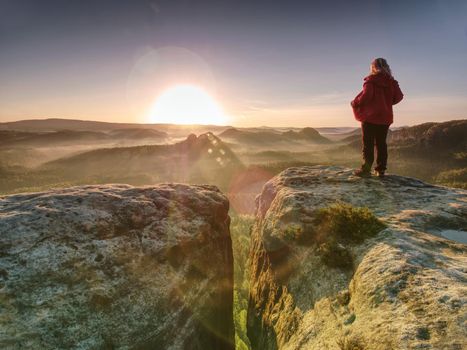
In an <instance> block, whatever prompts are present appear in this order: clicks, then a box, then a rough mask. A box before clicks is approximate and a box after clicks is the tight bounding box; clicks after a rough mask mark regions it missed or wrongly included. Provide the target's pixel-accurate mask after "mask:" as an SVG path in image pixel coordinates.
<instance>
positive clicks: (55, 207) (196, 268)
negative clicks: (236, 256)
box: [0, 184, 234, 350]
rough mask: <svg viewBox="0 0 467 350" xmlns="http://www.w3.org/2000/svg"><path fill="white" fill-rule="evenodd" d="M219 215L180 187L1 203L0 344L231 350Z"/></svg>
mask: <svg viewBox="0 0 467 350" xmlns="http://www.w3.org/2000/svg"><path fill="white" fill-rule="evenodd" d="M228 209H229V204H228V201H227V199H226V197H224V196H223V195H222V194H221V193H220V192H219V191H218V190H217V189H216V188H215V187H213V186H188V185H182V184H163V185H158V186H155V187H143V188H136V187H131V186H127V185H105V186H83V187H72V188H69V189H63V190H56V191H50V192H42V193H32V194H22V195H13V196H7V197H0V301H1V303H0V309H1V316H0V348H2V349H5V348H9V349H10V348H11V349H20V348H21V349H26V348H28V349H71V348H73V349H203V350H204V349H233V348H234V345H233V342H234V326H233V320H232V299H233V294H232V293H233V291H232V283H233V271H232V269H233V265H232V264H233V262H232V247H231V239H230V233H229V223H230V218H229V216H228Z"/></svg>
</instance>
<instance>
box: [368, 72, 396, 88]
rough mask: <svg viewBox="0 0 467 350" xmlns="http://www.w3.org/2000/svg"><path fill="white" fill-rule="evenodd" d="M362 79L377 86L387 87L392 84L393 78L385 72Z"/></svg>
mask: <svg viewBox="0 0 467 350" xmlns="http://www.w3.org/2000/svg"><path fill="white" fill-rule="evenodd" d="M364 80H365V82H367V81H368V82H371V83H373V84H375V85H378V86H382V87H387V86H390V85H391V84H392V80H394V79H393V78H392V77H391V76H390V75H388V74H386V73H377V74H371V75H369V76H367V77H366V78H365V79H364Z"/></svg>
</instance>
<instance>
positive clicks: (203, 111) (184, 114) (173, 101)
mask: <svg viewBox="0 0 467 350" xmlns="http://www.w3.org/2000/svg"><path fill="white" fill-rule="evenodd" d="M150 120H151V122H152V123H167V124H205V125H206V124H214V125H225V124H226V123H227V116H226V115H225V114H224V111H223V110H222V108H221V106H220V105H219V104H218V103H217V102H216V101H215V100H214V99H213V98H212V97H211V96H210V95H209V94H208V93H207V92H206V91H205V90H203V89H202V88H201V87H198V86H195V85H176V86H174V87H172V88H169V89H167V90H166V91H164V92H163V93H162V94H161V95H160V96H159V97H158V98H157V100H156V102H155V103H154V105H153V106H152V108H151V111H150Z"/></svg>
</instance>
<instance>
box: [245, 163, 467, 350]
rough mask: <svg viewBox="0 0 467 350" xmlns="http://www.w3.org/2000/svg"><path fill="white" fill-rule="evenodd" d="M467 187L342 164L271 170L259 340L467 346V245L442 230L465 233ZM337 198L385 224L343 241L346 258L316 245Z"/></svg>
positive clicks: (254, 335) (260, 251) (257, 276)
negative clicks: (322, 220) (329, 259)
mask: <svg viewBox="0 0 467 350" xmlns="http://www.w3.org/2000/svg"><path fill="white" fill-rule="evenodd" d="M466 194H467V192H466V191H462V190H453V189H448V188H444V187H436V186H432V185H428V184H425V183H423V182H420V181H418V180H415V179H412V178H406V177H400V176H387V177H386V178H384V179H379V178H371V179H361V178H358V177H355V176H353V174H352V171H351V170H350V169H343V168H339V167H320V166H316V167H300V168H289V169H287V170H285V171H284V172H282V173H281V174H280V175H278V176H276V177H275V178H273V179H272V180H270V181H269V182H268V183H266V185H265V186H264V187H263V190H262V193H261V195H260V196H258V197H257V203H256V222H255V225H254V228H253V233H252V243H251V247H252V248H251V252H250V272H251V279H250V300H249V310H248V336H249V338H250V341H251V344H252V347H253V349H262V350H266V349H317V350H318V349H320V350H321V349H382V350H383V349H388V350H389V349H459V350H460V349H465V348H466V347H467V342H466V339H467V328H466V327H465V322H466V318H467V305H466V303H467V297H466V296H467V285H466V282H467V275H466V272H467V259H466V256H467V254H466V253H467V247H466V245H465V244H462V243H460V242H456V241H453V240H448V239H446V238H443V235H445V236H447V237H451V238H456V239H457V240H458V241H464V242H465V238H467V232H466V231H467V196H466ZM336 200H338V201H342V202H346V203H350V204H351V205H352V206H354V207H363V206H366V207H369V208H370V209H371V210H372V211H373V213H374V214H375V215H376V217H378V218H379V219H380V220H381V221H382V222H384V223H385V224H386V226H385V228H384V229H382V230H381V231H379V233H377V234H376V235H375V236H372V237H369V238H367V239H365V240H364V241H362V242H359V243H355V242H354V243H351V242H350V243H349V242H348V243H346V244H345V245H342V244H340V243H339V245H338V248H339V249H340V250H343V251H345V252H346V254H348V255H343V256H348V258H349V261H350V266H348V265H347V266H344V267H343V266H330V265H329V264H325V263H324V262H323V258H322V253H321V250H320V249H321V248H320V247H319V246H318V244H317V237H319V235H320V234H322V233H321V232H319V230H318V231H317V227H318V226H316V222H317V213H319V212H320V211H319V208H323V207H328V206H329V205H331V204H332V203H335V201H336ZM297 233H299V234H297ZM307 235H309V237H307ZM299 236H300V237H299ZM304 236H305V237H304ZM297 237H298V238H297ZM339 252H340V251H339ZM340 256H342V255H340Z"/></svg>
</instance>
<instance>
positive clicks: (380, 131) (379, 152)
mask: <svg viewBox="0 0 467 350" xmlns="http://www.w3.org/2000/svg"><path fill="white" fill-rule="evenodd" d="M388 129H389V125H379V124H371V123H367V122H363V123H362V141H363V142H362V143H363V150H362V153H363V161H364V164H363V165H362V169H364V170H368V171H369V170H371V166H372V164H373V161H374V159H375V156H374V149H375V146H376V167H375V170H377V171H385V170H386V165H387V162H388V146H387V144H386V136H387V135H388Z"/></svg>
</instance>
